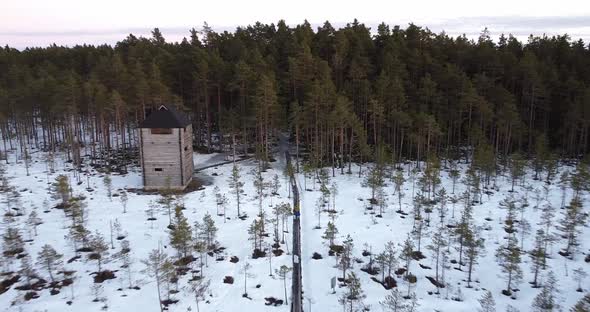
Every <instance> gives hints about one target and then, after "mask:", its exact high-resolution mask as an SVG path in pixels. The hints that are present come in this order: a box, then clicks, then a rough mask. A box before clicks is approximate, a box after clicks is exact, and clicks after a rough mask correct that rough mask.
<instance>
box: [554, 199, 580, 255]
mask: <svg viewBox="0 0 590 312" xmlns="http://www.w3.org/2000/svg"><path fill="white" fill-rule="evenodd" d="M585 223H586V215H585V214H584V213H583V209H582V202H581V201H580V200H579V199H577V198H576V197H574V198H573V199H572V201H571V202H570V204H569V206H567V207H566V208H565V212H564V215H563V219H561V221H560V226H559V229H560V231H561V232H562V233H563V237H564V238H565V239H566V245H565V247H564V248H563V252H562V255H564V256H565V257H569V258H573V257H574V254H575V250H576V247H577V246H578V236H579V234H580V226H583V225H584V224H585Z"/></svg>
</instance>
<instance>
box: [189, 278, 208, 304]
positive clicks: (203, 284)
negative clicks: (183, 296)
mask: <svg viewBox="0 0 590 312" xmlns="http://www.w3.org/2000/svg"><path fill="white" fill-rule="evenodd" d="M210 283H211V282H210V281H209V280H204V279H202V278H200V279H192V280H191V281H190V288H191V291H192V292H193V296H195V302H196V304H197V312H199V311H200V309H199V302H201V301H203V300H205V294H206V293H207V291H208V290H209V285H210Z"/></svg>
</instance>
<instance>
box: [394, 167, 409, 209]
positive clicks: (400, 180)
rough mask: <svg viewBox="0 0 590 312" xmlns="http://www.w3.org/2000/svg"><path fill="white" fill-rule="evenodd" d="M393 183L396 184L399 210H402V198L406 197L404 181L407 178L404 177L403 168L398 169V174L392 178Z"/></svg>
mask: <svg viewBox="0 0 590 312" xmlns="http://www.w3.org/2000/svg"><path fill="white" fill-rule="evenodd" d="M392 180H393V183H394V184H395V193H397V201H398V204H399V211H398V212H402V198H403V197H404V191H403V190H404V182H405V181H406V179H405V178H404V172H403V171H402V170H398V171H397V173H396V175H395V176H394V177H393V178H392Z"/></svg>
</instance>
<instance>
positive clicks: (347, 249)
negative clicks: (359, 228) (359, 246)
mask: <svg viewBox="0 0 590 312" xmlns="http://www.w3.org/2000/svg"><path fill="white" fill-rule="evenodd" d="M353 248H354V242H353V240H352V237H350V235H346V238H345V239H344V242H343V243H342V254H341V255H340V259H339V262H338V268H339V269H340V270H342V280H343V281H346V273H347V272H348V270H349V269H351V268H352V263H353V259H352V251H353Z"/></svg>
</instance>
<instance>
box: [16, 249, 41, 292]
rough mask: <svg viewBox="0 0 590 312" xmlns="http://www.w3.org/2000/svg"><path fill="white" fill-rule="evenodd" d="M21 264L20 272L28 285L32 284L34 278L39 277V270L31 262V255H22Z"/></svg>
mask: <svg viewBox="0 0 590 312" xmlns="http://www.w3.org/2000/svg"><path fill="white" fill-rule="evenodd" d="M20 264H21V265H20V269H19V271H18V273H19V274H20V275H21V276H22V277H24V278H25V280H26V281H27V283H26V286H32V284H33V279H35V278H37V272H36V271H35V268H34V267H33V264H32V263H31V256H29V255H25V256H24V257H21V258H20Z"/></svg>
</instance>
